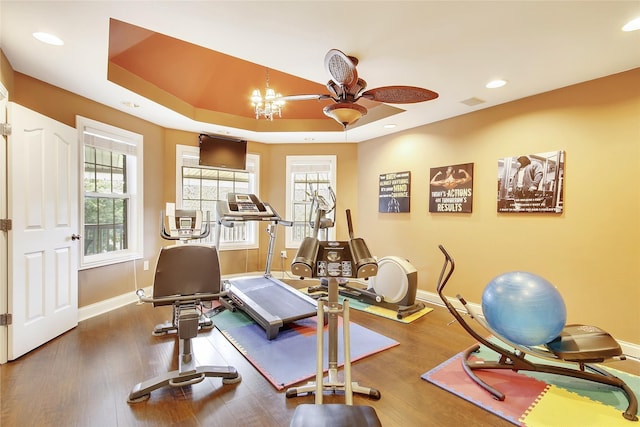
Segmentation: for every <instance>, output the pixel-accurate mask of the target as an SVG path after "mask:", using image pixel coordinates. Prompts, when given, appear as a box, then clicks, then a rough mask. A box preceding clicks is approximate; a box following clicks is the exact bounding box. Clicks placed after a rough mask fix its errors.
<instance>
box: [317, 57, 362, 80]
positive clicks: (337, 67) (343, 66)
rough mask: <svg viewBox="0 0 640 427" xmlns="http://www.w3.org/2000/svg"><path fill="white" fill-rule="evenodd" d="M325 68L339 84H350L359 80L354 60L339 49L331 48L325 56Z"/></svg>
mask: <svg viewBox="0 0 640 427" xmlns="http://www.w3.org/2000/svg"><path fill="white" fill-rule="evenodd" d="M324 68H325V69H326V70H327V73H329V75H330V76H331V80H333V81H334V82H336V83H337V84H339V85H346V86H349V85H350V84H352V83H355V82H357V81H358V72H357V71H356V64H355V63H354V61H353V60H352V59H351V58H350V57H348V56H347V55H345V54H344V53H343V52H341V51H339V50H338V49H331V50H330V51H329V52H327V54H326V55H325V57H324Z"/></svg>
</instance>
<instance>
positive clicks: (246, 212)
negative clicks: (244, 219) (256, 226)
mask: <svg viewBox="0 0 640 427" xmlns="http://www.w3.org/2000/svg"><path fill="white" fill-rule="evenodd" d="M224 214H225V215H231V216H273V211H272V210H271V208H270V207H269V205H267V204H265V203H262V202H261V201H260V199H258V197H257V196H256V195H255V194H240V193H229V194H228V195H227V209H225V212H224Z"/></svg>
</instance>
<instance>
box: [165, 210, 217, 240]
mask: <svg viewBox="0 0 640 427" xmlns="http://www.w3.org/2000/svg"><path fill="white" fill-rule="evenodd" d="M209 216H210V215H209V211H207V219H206V221H203V227H202V228H201V233H199V234H195V233H194V234H191V235H178V236H172V235H171V234H169V233H167V227H166V225H165V221H164V219H165V212H164V211H160V223H161V224H162V229H161V230H160V237H162V238H163V239H165V240H194V239H204V238H205V237H207V236H208V235H209V234H210V233H211V228H210V227H209Z"/></svg>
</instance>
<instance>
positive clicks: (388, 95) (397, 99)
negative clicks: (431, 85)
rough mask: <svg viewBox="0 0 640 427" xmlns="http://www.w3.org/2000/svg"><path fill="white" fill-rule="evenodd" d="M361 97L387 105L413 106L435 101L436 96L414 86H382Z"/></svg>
mask: <svg viewBox="0 0 640 427" xmlns="http://www.w3.org/2000/svg"><path fill="white" fill-rule="evenodd" d="M361 97H362V98H366V99H370V100H372V101H378V102H384V103H389V104H413V103H416V102H424V101H431V100H432V99H436V98H437V97H438V94H437V93H436V92H433V91H431V90H428V89H423V88H421V87H415V86H384V87H378V88H375V89H370V90H368V91H366V92H363V93H362V96H361Z"/></svg>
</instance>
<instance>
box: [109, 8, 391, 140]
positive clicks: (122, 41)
mask: <svg viewBox="0 0 640 427" xmlns="http://www.w3.org/2000/svg"><path fill="white" fill-rule="evenodd" d="M109 29H110V31H109V73H108V78H109V80H111V81H112V82H114V83H117V84H119V85H121V86H124V87H126V88H127V89H129V90H131V91H133V92H136V93H138V94H141V95H143V96H145V97H147V98H149V99H151V100H153V101H155V102H157V103H159V104H162V105H164V106H165V107H167V108H171V109H173V110H176V111H177V112H179V113H182V114H184V115H185V116H188V117H191V118H193V119H197V120H201V119H203V117H206V116H207V115H209V116H212V117H213V116H215V117H216V119H217V121H221V120H222V121H225V120H224V119H225V118H226V119H227V120H226V121H227V124H229V125H235V126H238V125H240V126H241V127H244V128H247V127H249V128H251V127H252V126H251V123H252V122H256V119H255V114H254V110H253V107H252V105H251V101H250V96H251V93H252V91H253V90H254V89H260V91H261V93H262V94H263V95H264V89H265V87H266V84H267V78H268V79H269V86H270V87H271V88H273V89H275V90H276V91H277V92H278V93H280V94H282V95H283V96H286V95H299V94H326V93H328V90H327V89H326V87H325V85H324V84H320V83H317V82H312V81H309V80H305V79H302V78H299V77H296V76H293V75H291V74H287V73H284V72H282V71H278V70H272V69H267V68H266V67H264V66H261V65H258V64H254V63H252V62H248V61H245V60H242V59H239V58H236V57H233V56H230V55H226V54H224V53H220V52H217V51H214V50H211V49H207V48H204V47H201V46H198V45H195V44H192V43H188V42H185V41H182V40H178V39H176V38H173V37H169V36H166V35H164V34H160V33H157V32H154V31H151V30H147V29H145V28H141V27H138V26H135V25H132V24H128V23H126V22H122V21H118V20H116V19H111V21H110V28H109ZM321 66H322V62H321V59H319V61H318V67H321ZM332 102H333V101H331V100H329V99H325V100H307V101H289V102H287V103H286V104H285V106H284V109H283V113H282V119H277V121H278V122H280V123H279V125H282V124H285V125H286V124H287V122H289V123H288V124H289V126H291V122H292V121H301V122H302V123H304V125H305V126H306V127H307V128H308V127H309V124H310V123H314V122H315V123H316V125H317V122H318V121H320V122H321V123H322V125H321V126H320V127H325V128H326V129H325V130H336V129H339V128H340V127H339V125H338V124H337V123H335V122H334V121H333V120H332V119H330V118H328V117H327V116H325V115H324V114H323V112H322V109H323V107H324V106H325V105H329V104H331V103H332ZM362 104H363V105H364V106H366V107H367V108H370V109H372V108H375V107H377V106H380V105H381V104H379V103H374V102H371V101H366V100H363V102H362ZM385 107H387V106H385ZM387 108H388V110H389V112H388V113H386V115H387V116H388V115H390V114H394V113H395V112H397V111H401V110H399V109H397V108H394V107H387ZM262 121H264V119H262ZM274 121H275V120H274ZM254 124H255V123H254ZM278 127H279V129H278V130H282V126H278ZM285 127H286V126H285ZM295 127H296V126H294V128H295ZM312 127H313V126H312ZM315 128H317V126H316V127H315Z"/></svg>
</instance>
